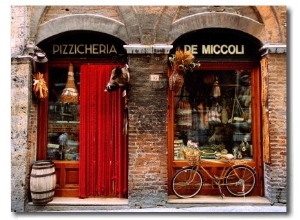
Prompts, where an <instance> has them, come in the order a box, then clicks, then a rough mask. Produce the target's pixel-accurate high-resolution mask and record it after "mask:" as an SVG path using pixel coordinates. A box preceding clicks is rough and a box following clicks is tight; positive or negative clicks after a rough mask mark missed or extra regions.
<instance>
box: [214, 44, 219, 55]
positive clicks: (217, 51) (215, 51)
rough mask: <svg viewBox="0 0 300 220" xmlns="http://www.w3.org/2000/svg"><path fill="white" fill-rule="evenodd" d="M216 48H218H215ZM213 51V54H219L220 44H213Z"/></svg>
mask: <svg viewBox="0 0 300 220" xmlns="http://www.w3.org/2000/svg"><path fill="white" fill-rule="evenodd" d="M217 49H218V50H217ZM213 51H214V53H215V54H220V45H218V44H216V45H215V46H214V50H213Z"/></svg>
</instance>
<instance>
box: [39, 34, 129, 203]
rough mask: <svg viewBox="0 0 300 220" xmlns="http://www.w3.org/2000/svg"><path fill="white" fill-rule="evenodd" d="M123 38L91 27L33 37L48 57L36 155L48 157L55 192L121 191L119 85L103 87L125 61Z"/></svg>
mask: <svg viewBox="0 0 300 220" xmlns="http://www.w3.org/2000/svg"><path fill="white" fill-rule="evenodd" d="M123 45H124V42H122V41H121V40H120V39H118V38H116V37H114V36H111V35H108V34H105V33H99V32H94V31H68V32H65V33H62V34H59V35H56V36H53V37H50V38H48V39H45V40H44V41H42V42H40V43H39V45H38V46H39V48H41V49H42V50H43V51H44V52H45V53H46V54H47V58H48V63H47V70H45V71H44V72H45V73H46V74H45V79H46V80H47V82H48V89H49V95H48V98H47V100H44V102H43V103H40V106H39V108H40V110H39V115H38V125H39V131H38V133H39V135H38V149H37V159H38V160H44V159H49V160H52V161H54V164H55V169H56V177H57V178H56V179H57V184H56V190H55V196H59V197H80V198H87V197H119V198H126V197H127V169H128V165H127V158H128V157H127V134H124V133H123V123H124V121H123V119H125V117H126V115H125V114H124V112H125V97H124V96H123V94H122V92H123V88H119V89H117V90H114V91H112V92H106V91H105V88H106V85H107V83H108V82H109V80H110V76H111V74H112V71H113V70H114V69H115V68H117V67H119V66H121V67H123V66H124V65H125V64H126V63H127V62H126V51H125V50H124V48H123Z"/></svg>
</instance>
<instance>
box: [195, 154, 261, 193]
mask: <svg viewBox="0 0 300 220" xmlns="http://www.w3.org/2000/svg"><path fill="white" fill-rule="evenodd" d="M218 162H220V163H222V164H224V166H223V169H222V172H221V175H220V176H216V175H213V174H211V173H210V172H209V171H208V170H207V169H205V167H203V166H202V165H201V160H200V165H197V166H193V167H192V169H194V168H195V170H198V171H199V172H200V173H201V174H203V172H204V173H205V174H206V175H207V176H208V177H209V179H210V180H211V181H212V184H215V185H216V186H217V187H218V189H219V191H220V194H221V196H222V198H224V197H225V195H224V194H223V193H222V190H221V186H225V185H227V186H228V185H238V184H240V185H241V184H244V182H241V181H240V180H241V177H240V176H239V174H238V173H236V171H235V169H233V168H234V167H236V166H239V165H243V166H247V167H248V168H249V169H251V170H253V171H254V173H255V168H253V167H250V166H249V165H247V164H246V163H243V162H241V161H239V162H238V163H235V162H236V161H234V162H233V161H232V160H228V159H224V158H222V159H221V161H218ZM231 169H232V170H233V171H234V177H237V179H238V181H236V182H232V183H225V179H226V178H227V176H226V174H227V172H228V171H229V170H231ZM193 176H195V173H194V175H193ZM193 179H194V177H192V179H191V181H193ZM243 187H244V185H243Z"/></svg>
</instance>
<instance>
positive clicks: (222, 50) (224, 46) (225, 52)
mask: <svg viewBox="0 0 300 220" xmlns="http://www.w3.org/2000/svg"><path fill="white" fill-rule="evenodd" d="M224 48H225V49H224ZM221 53H222V54H227V53H228V50H227V45H225V44H223V45H222V46H221Z"/></svg>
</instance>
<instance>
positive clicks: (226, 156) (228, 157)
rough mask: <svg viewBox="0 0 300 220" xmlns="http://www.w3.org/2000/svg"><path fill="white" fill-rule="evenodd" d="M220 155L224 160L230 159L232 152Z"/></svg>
mask: <svg viewBox="0 0 300 220" xmlns="http://www.w3.org/2000/svg"><path fill="white" fill-rule="evenodd" d="M221 157H222V158H224V159H226V160H232V159H233V158H234V156H233V154H225V155H221Z"/></svg>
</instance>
